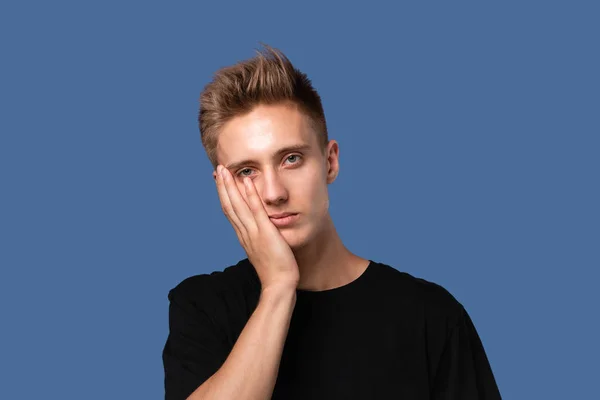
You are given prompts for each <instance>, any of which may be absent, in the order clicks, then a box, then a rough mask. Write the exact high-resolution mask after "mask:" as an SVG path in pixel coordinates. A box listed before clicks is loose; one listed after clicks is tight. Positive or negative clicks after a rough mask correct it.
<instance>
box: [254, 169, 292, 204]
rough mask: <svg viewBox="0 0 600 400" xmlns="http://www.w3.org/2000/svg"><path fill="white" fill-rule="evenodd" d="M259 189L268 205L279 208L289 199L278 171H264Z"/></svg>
mask: <svg viewBox="0 0 600 400" xmlns="http://www.w3.org/2000/svg"><path fill="white" fill-rule="evenodd" d="M262 178H263V179H261V181H262V182H260V185H261V186H262V187H261V188H260V189H258V190H259V191H260V193H261V197H262V199H263V202H264V203H265V204H266V205H270V206H278V205H280V204H282V203H284V202H286V201H287V199H288V192H287V189H286V187H285V185H284V182H283V181H282V179H281V177H280V176H279V175H278V174H277V172H276V171H264V172H263V175H262Z"/></svg>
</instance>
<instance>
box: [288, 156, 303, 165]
mask: <svg viewBox="0 0 600 400" xmlns="http://www.w3.org/2000/svg"><path fill="white" fill-rule="evenodd" d="M300 158H301V156H300V154H291V155H289V156H288V157H287V158H286V159H285V160H286V161H289V162H290V163H292V164H298V162H299V161H300Z"/></svg>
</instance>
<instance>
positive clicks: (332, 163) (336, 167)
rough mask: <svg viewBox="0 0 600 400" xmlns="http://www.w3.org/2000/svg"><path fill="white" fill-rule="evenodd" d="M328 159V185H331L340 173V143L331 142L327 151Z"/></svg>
mask: <svg viewBox="0 0 600 400" xmlns="http://www.w3.org/2000/svg"><path fill="white" fill-rule="evenodd" d="M325 157H326V158H327V184H331V183H333V182H334V181H335V179H336V178H337V176H338V174H339V172H340V147H339V145H338V142H336V141H335V140H330V141H329V143H327V147H326V149H325Z"/></svg>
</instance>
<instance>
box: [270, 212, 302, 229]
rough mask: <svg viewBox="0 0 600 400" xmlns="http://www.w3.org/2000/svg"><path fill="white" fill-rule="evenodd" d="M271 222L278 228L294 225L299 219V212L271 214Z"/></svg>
mask: <svg viewBox="0 0 600 400" xmlns="http://www.w3.org/2000/svg"><path fill="white" fill-rule="evenodd" d="M269 219H270V220H271V222H272V223H273V224H274V225H275V226H276V227H278V228H282V227H286V226H289V225H292V224H293V223H295V222H296V221H297V220H298V214H294V213H281V214H273V215H270V216H269Z"/></svg>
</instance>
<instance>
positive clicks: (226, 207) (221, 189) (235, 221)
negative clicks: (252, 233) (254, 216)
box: [215, 169, 244, 239]
mask: <svg viewBox="0 0 600 400" xmlns="http://www.w3.org/2000/svg"><path fill="white" fill-rule="evenodd" d="M217 171H218V169H217ZM215 181H216V183H217V193H218V194H219V201H220V202H221V208H222V209H223V214H225V216H226V217H227V219H228V220H229V222H230V223H231V225H232V226H233V229H234V230H235V232H236V234H237V235H238V237H239V238H240V239H243V236H244V235H242V232H241V230H242V229H243V228H244V226H243V224H242V221H240V219H239V218H238V216H237V215H236V214H235V212H233V206H232V205H231V201H229V196H228V195H227V190H226V189H225V182H224V181H223V177H222V176H221V174H220V173H219V172H217V174H216V180H215Z"/></svg>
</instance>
